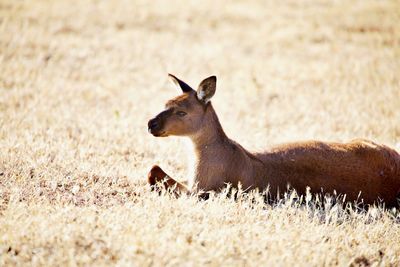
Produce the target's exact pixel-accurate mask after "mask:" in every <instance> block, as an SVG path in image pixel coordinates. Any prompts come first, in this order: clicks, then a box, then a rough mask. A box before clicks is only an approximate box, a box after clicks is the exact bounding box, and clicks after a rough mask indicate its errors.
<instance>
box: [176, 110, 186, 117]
mask: <svg viewBox="0 0 400 267" xmlns="http://www.w3.org/2000/svg"><path fill="white" fill-rule="evenodd" d="M176 115H178V116H179V117H183V116H185V115H186V112H184V111H177V112H176Z"/></svg>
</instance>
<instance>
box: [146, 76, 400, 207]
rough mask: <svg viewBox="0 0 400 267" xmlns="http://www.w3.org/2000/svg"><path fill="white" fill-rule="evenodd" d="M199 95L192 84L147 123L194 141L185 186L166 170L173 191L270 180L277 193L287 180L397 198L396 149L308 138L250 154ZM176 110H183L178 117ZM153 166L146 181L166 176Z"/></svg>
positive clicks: (356, 195)
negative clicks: (193, 158) (190, 172)
mask: <svg viewBox="0 0 400 267" xmlns="http://www.w3.org/2000/svg"><path fill="white" fill-rule="evenodd" d="M174 78H175V77H174ZM209 83H210V82H209V81H208V83H206V84H207V85H209ZM200 87H201V86H199V88H200ZM206 89H207V93H208V92H209V90H210V89H214V92H215V88H212V87H211V88H210V87H208V88H206ZM214 92H212V93H211V96H212V95H213V93H214ZM198 95H199V91H198V92H197V93H196V92H195V91H194V90H193V91H191V92H185V93H184V94H183V95H181V96H179V97H177V98H175V99H173V100H170V101H168V103H167V105H166V107H167V109H168V110H169V112H167V113H164V115H163V116H164V117H163V116H160V117H159V118H157V117H156V118H155V119H153V120H152V121H153V122H154V120H156V121H159V122H160V125H161V124H162V125H161V126H160V125H158V127H159V128H160V129H158V130H154V129H151V131H152V133H153V134H154V135H155V136H168V135H182V136H188V137H189V138H190V139H191V140H192V142H193V145H194V153H195V156H196V163H195V167H194V177H191V178H189V183H188V184H189V188H186V187H185V186H184V185H183V184H180V183H177V182H176V181H175V180H173V179H172V178H170V177H169V176H167V178H165V179H167V180H166V181H164V180H163V181H164V183H165V184H167V185H168V184H171V185H173V186H174V187H175V188H176V190H177V192H191V191H198V190H204V191H209V190H220V189H221V188H223V187H224V186H225V185H226V184H227V183H230V184H232V185H234V186H237V185H238V184H239V183H240V184H241V185H242V187H243V188H244V189H253V188H259V189H261V190H263V189H266V188H267V187H268V186H269V187H270V192H271V194H272V195H276V194H277V192H282V191H284V190H286V188H287V186H288V185H290V187H291V188H294V189H295V190H296V191H297V192H299V193H304V192H305V189H306V187H310V189H311V191H312V192H321V190H323V192H329V193H332V192H334V191H336V192H337V193H338V194H345V195H346V200H351V201H353V200H356V199H359V200H363V201H364V203H373V202H374V201H376V200H378V199H380V200H383V201H384V202H385V203H386V204H387V205H389V206H395V205H396V204H397V200H396V196H397V194H399V192H400V155H399V154H398V153H397V152H396V151H395V150H393V149H391V148H389V147H386V146H383V145H378V144H376V143H373V142H371V141H368V140H354V141H352V142H350V143H324V142H318V141H308V142H297V143H291V144H284V145H280V146H276V147H273V148H271V149H269V150H267V151H266V152H264V153H255V154H252V153H250V152H248V151H247V150H246V149H244V148H243V147H242V146H240V145H239V144H237V143H236V142H234V141H232V140H230V139H229V138H228V137H227V136H226V135H225V133H224V131H223V129H222V127H221V124H220V122H219V120H218V117H217V115H216V113H215V111H214V108H213V107H212V105H211V103H207V101H205V102H202V101H199V99H198ZM176 110H179V111H184V112H186V113H187V115H185V116H183V117H178V116H176V115H175V114H176ZM152 121H150V122H149V129H150V128H151V127H150V123H151V122H152ZM161 121H162V123H161ZM158 132H161V133H162V134H161V135H158ZM154 168H155V169H156V170H157V171H154V170H153V169H154ZM153 169H152V171H151V172H150V173H149V182H150V184H154V181H155V180H157V179H158V180H157V181H162V179H163V178H164V177H165V176H166V174H165V173H164V172H163V171H162V170H161V168H159V167H158V166H156V167H153ZM160 171H161V172H162V173H161V172H160ZM160 173H161V174H160ZM160 176H162V177H160ZM157 177H158V178H157ZM150 180H151V181H150ZM171 180H172V181H171Z"/></svg>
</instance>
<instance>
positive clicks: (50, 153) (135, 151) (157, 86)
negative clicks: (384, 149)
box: [0, 0, 400, 266]
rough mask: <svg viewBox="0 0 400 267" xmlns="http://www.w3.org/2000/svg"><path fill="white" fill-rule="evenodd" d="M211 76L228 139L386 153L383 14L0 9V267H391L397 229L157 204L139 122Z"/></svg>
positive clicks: (153, 147)
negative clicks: (365, 147)
mask: <svg viewBox="0 0 400 267" xmlns="http://www.w3.org/2000/svg"><path fill="white" fill-rule="evenodd" d="M168 72H170V73H173V74H176V75H177V76H178V77H180V78H182V79H184V80H185V81H187V82H188V83H189V84H191V85H193V86H194V87H195V86H197V84H198V83H199V82H200V81H201V80H202V79H203V78H205V77H207V76H210V75H213V74H215V75H217V77H218V84H217V92H216V95H215V97H214V98H213V104H214V107H215V109H216V111H217V113H218V114H219V117H220V120H221V122H222V125H223V127H224V128H225V131H226V133H227V134H228V136H229V137H231V138H233V139H234V140H236V141H238V142H239V143H241V144H242V145H243V146H244V147H246V148H248V149H249V150H253V151H257V150H262V149H265V148H267V147H268V146H271V145H273V144H278V143H282V142H289V141H296V140H307V139H318V140H323V141H349V140H351V139H354V138H358V137H362V138H369V139H372V140H374V141H376V142H379V143H383V144H386V145H389V146H391V147H395V148H397V150H398V151H400V2H399V1H385V0H383V1H371V0H365V1H345V0H343V1H208V0H207V1H173V2H171V1H96V0H93V1H87V0H83V1H67V0H60V1H36V0H32V1H14V0H0V126H1V128H0V266H23V265H26V266H60V265H67V266H76V265H79V266H80V265H96V266H109V265H110V264H112V265H114V264H115V265H119V266H221V265H224V266H331V265H340V266H348V265H353V266H369V265H372V266H399V265H400V223H399V221H400V215H399V212H398V211H397V212H396V211H383V210H381V209H375V208H374V209H370V210H369V211H368V212H355V211H352V210H349V211H347V212H344V211H343V210H342V209H341V208H340V207H339V206H332V207H329V206H328V207H326V208H325V209H314V208H313V205H315V204H310V205H309V206H307V205H306V206H301V207H297V204H296V203H293V201H291V200H290V197H289V199H288V200H286V201H283V202H281V203H279V204H277V205H273V206H271V205H265V204H263V203H262V201H261V200H260V197H259V196H257V195H253V196H250V197H249V198H251V199H250V200H249V199H246V198H244V199H240V200H239V201H233V200H231V199H229V198H226V197H224V196H221V195H219V196H218V195H217V196H215V197H212V198H211V199H210V200H208V201H198V200H197V199H196V198H195V197H182V198H179V199H174V198H172V197H169V196H168V195H162V196H158V195H157V194H155V193H153V192H150V190H149V188H148V187H147V185H146V175H147V172H148V171H149V169H150V168H151V166H152V165H153V164H159V165H160V166H161V167H162V168H163V169H165V170H166V172H168V173H169V174H171V175H172V176H173V177H175V178H178V179H181V180H184V179H185V175H186V173H187V171H188V169H187V167H186V163H187V156H186V151H185V142H184V140H182V139H180V138H172V137H171V138H154V137H152V136H151V135H150V134H148V133H147V120H148V119H150V118H151V117H152V116H154V115H155V114H157V113H158V112H159V111H161V109H162V108H163V104H164V102H165V101H166V100H168V99H169V98H171V97H173V96H176V95H177V94H178V91H176V89H175V88H174V86H173V85H172V83H170V81H169V80H168V78H167V73H168Z"/></svg>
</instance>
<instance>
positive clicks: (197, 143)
mask: <svg viewBox="0 0 400 267" xmlns="http://www.w3.org/2000/svg"><path fill="white" fill-rule="evenodd" d="M190 139H191V140H192V143H193V146H194V149H195V152H196V154H197V155H199V153H201V152H203V151H204V150H207V149H209V148H212V147H216V146H219V145H221V144H223V143H224V142H225V141H226V140H228V137H227V136H226V134H225V132H224V130H223V129H222V126H221V123H220V122H219V119H218V116H217V114H216V113H215V110H214V108H213V107H212V105H211V103H209V104H208V106H207V107H206V112H205V114H204V116H203V121H202V126H201V127H200V129H199V131H197V132H196V133H195V134H193V135H191V136H190Z"/></svg>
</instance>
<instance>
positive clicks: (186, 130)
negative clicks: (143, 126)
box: [148, 74, 217, 137]
mask: <svg viewBox="0 0 400 267" xmlns="http://www.w3.org/2000/svg"><path fill="white" fill-rule="evenodd" d="M169 77H170V78H171V79H172V81H173V82H174V83H175V84H176V85H177V86H178V87H179V89H180V90H182V94H181V95H179V96H177V97H175V98H173V99H171V100H169V101H168V102H167V103H166V104H165V109H164V110H163V111H162V112H160V113H159V114H158V115H157V116H155V117H154V118H153V119H151V120H150V121H149V122H148V131H149V133H151V134H152V135H154V136H156V137H166V136H170V135H175V136H191V135H193V134H195V133H196V132H198V131H199V130H200V129H201V128H202V127H203V126H204V124H205V123H206V121H205V120H204V117H205V116H204V115H205V113H206V111H207V108H208V107H209V106H210V104H211V103H210V99H211V97H212V96H213V95H214V94H215V90H216V83H217V77H215V76H210V77H208V78H206V79H204V80H203V81H202V82H201V83H200V84H199V86H198V88H197V91H195V90H193V89H192V88H191V87H190V86H189V85H187V84H186V83H185V82H183V81H181V80H180V79H178V78H177V77H175V76H174V75H172V74H169Z"/></svg>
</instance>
